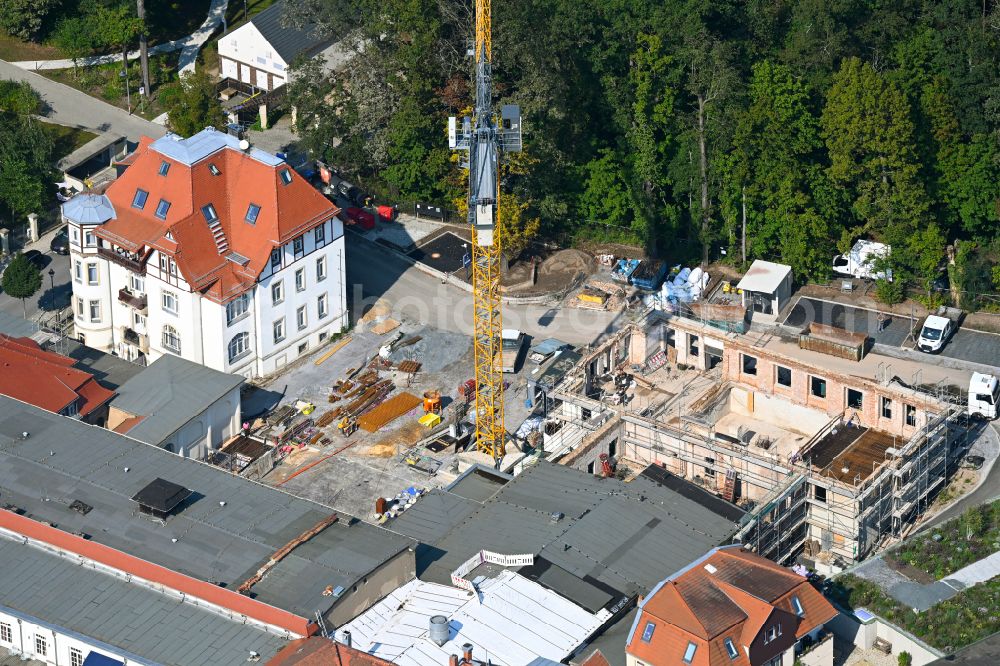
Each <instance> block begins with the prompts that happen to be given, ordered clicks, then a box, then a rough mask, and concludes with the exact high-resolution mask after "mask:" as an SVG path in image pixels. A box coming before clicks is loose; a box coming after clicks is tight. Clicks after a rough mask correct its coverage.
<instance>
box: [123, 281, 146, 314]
mask: <svg viewBox="0 0 1000 666" xmlns="http://www.w3.org/2000/svg"><path fill="white" fill-rule="evenodd" d="M118 300H119V301H121V302H122V303H124V304H125V305H128V306H129V307H133V308H135V309H136V310H138V311H139V312H145V311H146V306H147V305H148V302H147V300H146V294H140V293H139V292H136V291H132V290H131V289H129V288H128V287H122V288H121V289H119V290H118Z"/></svg>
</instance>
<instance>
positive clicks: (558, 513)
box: [549, 511, 565, 523]
mask: <svg viewBox="0 0 1000 666" xmlns="http://www.w3.org/2000/svg"><path fill="white" fill-rule="evenodd" d="M564 515H565V514H563V512H562V511H556V512H554V513H553V514H552V515H551V516H549V518H550V519H552V522H553V523H558V522H559V521H560V520H562V519H563V517H564Z"/></svg>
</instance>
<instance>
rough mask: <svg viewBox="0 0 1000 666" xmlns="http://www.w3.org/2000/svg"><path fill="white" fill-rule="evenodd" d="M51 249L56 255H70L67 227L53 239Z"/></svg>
mask: <svg viewBox="0 0 1000 666" xmlns="http://www.w3.org/2000/svg"><path fill="white" fill-rule="evenodd" d="M49 249H50V250H52V251H53V252H55V253H56V254H69V233H67V231H66V227H63V228H62V230H60V231H59V233H57V234H56V235H55V236H54V237H53V238H52V242H51V243H49Z"/></svg>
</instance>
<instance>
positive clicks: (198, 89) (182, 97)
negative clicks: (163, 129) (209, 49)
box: [160, 68, 226, 136]
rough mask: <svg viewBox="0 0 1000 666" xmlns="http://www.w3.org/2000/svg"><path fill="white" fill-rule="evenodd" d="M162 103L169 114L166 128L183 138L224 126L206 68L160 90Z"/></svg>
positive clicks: (186, 75) (182, 77) (220, 110)
mask: <svg viewBox="0 0 1000 666" xmlns="http://www.w3.org/2000/svg"><path fill="white" fill-rule="evenodd" d="M160 101H161V102H163V108H164V109H165V110H166V112H167V125H168V126H169V127H170V129H171V130H172V131H174V132H176V133H177V134H180V135H181V136H191V135H193V134H196V133H197V132H200V131H201V130H203V129H205V128H206V127H208V126H212V127H222V126H223V125H224V124H225V122H226V117H225V114H223V112H222V107H221V106H220V105H219V100H218V98H217V97H216V95H215V84H213V83H212V80H211V79H210V78H209V76H208V74H207V73H206V72H205V70H204V68H199V69H198V70H196V71H194V72H191V73H185V74H183V75H182V76H181V77H180V80H178V81H175V82H174V83H170V84H167V85H165V86H163V87H162V88H160Z"/></svg>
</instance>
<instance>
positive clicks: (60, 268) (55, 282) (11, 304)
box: [0, 231, 73, 321]
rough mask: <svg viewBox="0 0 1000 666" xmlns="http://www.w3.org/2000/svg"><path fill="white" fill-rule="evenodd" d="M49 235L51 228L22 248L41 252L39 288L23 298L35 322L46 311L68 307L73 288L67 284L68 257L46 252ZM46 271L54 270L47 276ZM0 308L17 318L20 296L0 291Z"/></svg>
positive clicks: (68, 271) (20, 308)
mask: <svg viewBox="0 0 1000 666" xmlns="http://www.w3.org/2000/svg"><path fill="white" fill-rule="evenodd" d="M53 235H55V231H52V232H50V233H48V234H46V235H45V236H43V237H42V239H41V240H39V241H38V243H35V244H33V245H31V246H29V247H27V248H25V250H26V251H27V250H29V249H36V250H39V251H41V252H43V253H45V261H46V265H45V266H44V267H43V268H42V287H41V289H39V290H38V293H36V294H35V295H34V296H33V297H32V298H29V299H26V301H25V306H26V307H27V311H28V319H32V320H35V321H37V320H38V318H39V317H44V316H45V315H46V314H47V313H50V312H55V311H56V310H59V309H61V308H64V307H66V306H68V305H69V303H70V298H71V296H72V293H73V287H72V285H71V284H70V269H69V257H67V256H61V255H58V254H55V253H53V252H49V241H50V240H51V239H52V236H53ZM49 270H53V271H55V274H54V275H52V276H51V277H50V276H49ZM0 311H2V312H5V313H7V314H10V315H14V316H16V317H21V316H22V315H23V312H24V310H23V309H22V307H21V299H19V298H12V297H10V296H8V295H7V294H5V293H2V292H0Z"/></svg>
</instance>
